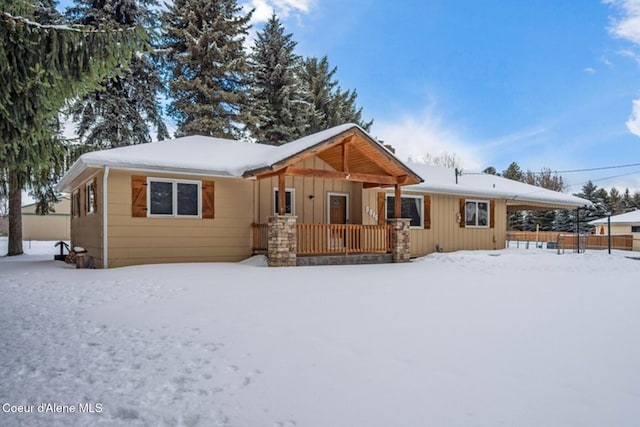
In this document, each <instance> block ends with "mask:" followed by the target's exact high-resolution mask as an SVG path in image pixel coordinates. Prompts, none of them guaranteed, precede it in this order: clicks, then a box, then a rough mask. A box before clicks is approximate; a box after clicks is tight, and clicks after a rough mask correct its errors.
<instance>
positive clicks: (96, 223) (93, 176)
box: [71, 169, 103, 268]
mask: <svg viewBox="0 0 640 427" xmlns="http://www.w3.org/2000/svg"><path fill="white" fill-rule="evenodd" d="M102 179H103V170H102V169H87V170H86V171H84V172H83V173H82V174H81V175H80V176H79V177H78V178H77V179H76V180H75V182H74V183H72V188H73V190H72V192H71V194H73V193H74V192H75V191H76V190H77V191H79V194H80V215H79V216H73V215H71V245H72V247H75V246H81V247H83V248H85V249H86V250H87V252H88V254H89V256H91V257H92V258H93V262H94V265H95V266H96V268H102V265H103V264H102V255H103V251H102V215H103V203H102V202H103V198H102ZM91 180H93V181H94V184H95V189H96V193H95V195H96V198H95V203H96V204H95V212H93V213H91V214H87V212H86V205H85V203H86V197H87V194H86V189H87V187H86V185H87V183H88V182H90V181H91Z"/></svg>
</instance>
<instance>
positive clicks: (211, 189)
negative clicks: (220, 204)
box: [202, 181, 216, 218]
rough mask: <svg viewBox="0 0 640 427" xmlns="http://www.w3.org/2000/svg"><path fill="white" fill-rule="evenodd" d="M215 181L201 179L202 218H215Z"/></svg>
mask: <svg viewBox="0 0 640 427" xmlns="http://www.w3.org/2000/svg"><path fill="white" fill-rule="evenodd" d="M215 188H216V187H215V182H213V181H202V218H215Z"/></svg>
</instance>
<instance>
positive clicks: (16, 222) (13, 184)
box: [7, 170, 22, 256]
mask: <svg viewBox="0 0 640 427" xmlns="http://www.w3.org/2000/svg"><path fill="white" fill-rule="evenodd" d="M20 254H22V186H21V185H20V175H19V172H18V171H15V170H9V252H8V254H7V255H9V256H11V255H20Z"/></svg>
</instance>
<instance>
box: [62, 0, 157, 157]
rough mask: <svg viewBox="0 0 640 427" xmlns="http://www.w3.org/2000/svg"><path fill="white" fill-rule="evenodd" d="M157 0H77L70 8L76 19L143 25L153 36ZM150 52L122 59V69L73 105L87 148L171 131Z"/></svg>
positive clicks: (91, 23) (138, 140)
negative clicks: (163, 111) (163, 112)
mask: <svg viewBox="0 0 640 427" xmlns="http://www.w3.org/2000/svg"><path fill="white" fill-rule="evenodd" d="M156 6H157V2H156V1H155V0H124V1H123V0H75V7H73V8H71V9H69V10H68V11H67V16H68V17H69V19H70V20H72V21H73V22H76V23H79V24H83V25H89V26H93V27H95V28H99V29H126V28H132V27H143V28H144V29H145V31H146V32H147V34H148V36H149V38H150V40H151V41H152V42H157V41H154V39H153V36H154V31H153V28H154V27H156V26H157V25H158V17H157V13H156V12H155V7H156ZM156 63H157V61H155V60H154V58H153V57H152V55H151V54H150V53H146V54H143V53H138V54H136V55H135V56H134V57H133V58H132V60H131V63H130V64H121V65H120V67H119V70H118V74H115V75H113V76H111V77H110V78H109V79H107V81H106V82H104V84H103V87H102V88H101V89H100V90H98V91H93V92H91V93H89V94H87V95H85V96H84V97H83V98H81V99H79V100H78V101H77V102H76V103H75V104H74V105H73V106H72V108H71V112H72V115H73V120H74V122H75V123H76V124H77V128H76V130H77V132H78V135H79V137H80V139H81V141H82V142H83V143H84V145H85V147H82V151H92V150H99V149H107V148H114V147H120V146H124V145H131V144H140V143H144V142H150V141H151V135H150V133H151V128H153V129H155V131H156V138H157V139H166V138H168V137H169V134H168V132H167V128H166V125H165V123H164V121H163V118H162V108H161V106H160V103H159V102H158V96H159V95H160V94H161V93H162V92H163V90H164V89H163V85H162V82H161V80H160V77H159V75H158V72H157V70H156Z"/></svg>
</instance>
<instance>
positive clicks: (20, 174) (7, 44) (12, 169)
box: [0, 0, 145, 255]
mask: <svg viewBox="0 0 640 427" xmlns="http://www.w3.org/2000/svg"><path fill="white" fill-rule="evenodd" d="M0 11H1V12H0V181H1V182H0V187H1V188H2V192H4V193H5V194H6V195H7V196H8V199H9V248H8V249H9V251H8V252H9V255H19V254H21V253H22V190H23V189H25V188H30V189H32V190H33V191H34V192H35V195H36V196H39V198H40V199H41V200H40V201H41V202H43V203H41V205H40V207H41V208H43V209H44V210H46V209H47V208H48V203H47V202H48V201H50V199H51V196H53V198H55V194H54V192H53V189H52V188H51V186H52V183H53V182H55V181H56V180H57V177H58V176H60V175H61V174H62V172H63V169H64V166H65V163H64V162H65V160H66V153H67V151H66V149H67V147H66V146H65V145H64V144H63V143H62V142H61V141H60V139H59V138H58V137H57V131H58V126H57V125H58V120H57V119H58V112H59V111H60V109H61V108H62V107H63V106H64V105H65V102H67V100H69V99H71V98H73V97H78V96H81V95H83V94H84V93H86V92H87V91H90V90H95V89H97V88H98V87H99V82H100V81H102V80H103V79H104V78H105V77H106V76H107V75H109V74H110V73H112V72H113V70H114V69H115V68H116V66H117V64H121V63H126V62H128V61H129V60H130V56H131V53H132V52H133V51H144V49H145V35H144V34H142V33H140V32H139V31H129V30H127V31H99V32H98V31H90V30H87V29H83V28H74V27H70V26H67V25H60V24H63V21H62V18H61V17H59V16H58V15H57V14H56V12H55V10H54V9H53V7H52V4H51V3H50V2H37V1H31V2H30V1H20V2H14V1H7V0H0ZM47 199H49V200H47ZM41 211H42V209H41Z"/></svg>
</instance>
